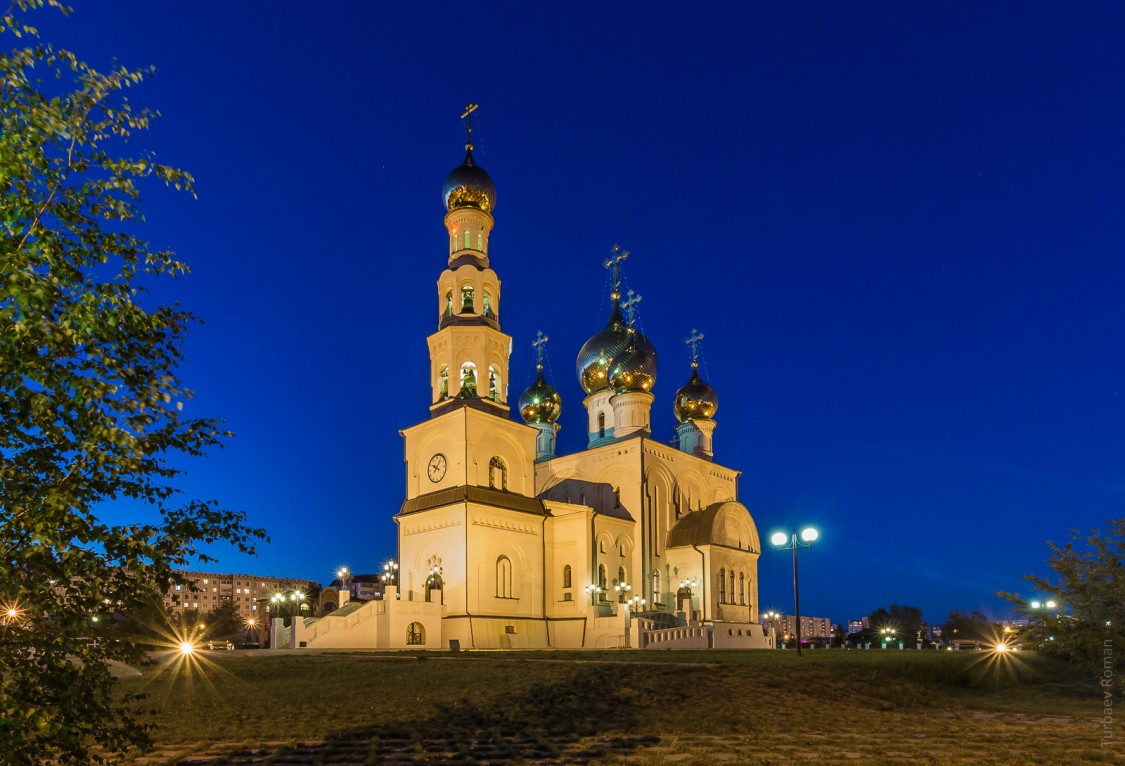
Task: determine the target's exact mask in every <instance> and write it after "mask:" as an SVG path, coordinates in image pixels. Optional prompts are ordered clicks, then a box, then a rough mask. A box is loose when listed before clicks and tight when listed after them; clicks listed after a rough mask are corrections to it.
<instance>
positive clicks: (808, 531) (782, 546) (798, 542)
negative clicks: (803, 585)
mask: <svg viewBox="0 0 1125 766" xmlns="http://www.w3.org/2000/svg"><path fill="white" fill-rule="evenodd" d="M819 536H820V534H819V533H818V532H817V531H816V529H814V528H813V527H805V528H804V529H802V530H801V536H800V538H799V539H798V537H797V533H796V532H794V533H793V534H792V535H790V534H788V533H786V532H774V533H773V536H772V537H771V538H770V542H772V543H773V544H774V545H775V546H776V547H777V549H778V550H782V551H793V611H794V612H796V614H795V617H796V622H797V626H796V628H797V656H798V657H800V656H801V596H800V591H799V590H798V588H797V549H798V548H811V547H812V544H813V543H814V542H815V541H816V538H817V537H819Z"/></svg>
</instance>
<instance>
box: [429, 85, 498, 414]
mask: <svg viewBox="0 0 1125 766" xmlns="http://www.w3.org/2000/svg"><path fill="white" fill-rule="evenodd" d="M476 108H477V106H476V104H469V105H468V107H467V108H466V109H465V113H464V114H462V115H461V117H462V119H464V120H465V121H466V132H467V136H468V139H467V141H466V142H465V161H464V162H463V163H462V164H461V165H460V166H458V167H456V168H454V169H453V171H452V172H450V174H449V175H448V176H446V179H445V184H444V186H443V188H442V201H443V202H444V203H445V209H446V214H445V228H446V231H447V232H448V234H449V262H448V267H447V268H446V269H445V271H443V272H442V273H441V276H440V277H438V282H437V288H438V290H437V293H438V294H437V298H438V300H437V308H438V329H437V332H435V333H434V334H433V335H431V336H430V337H429V338H428V339H427V342H428V344H429V347H430V381H431V386H432V397H431V400H430V413H431V416H433V417H436V416H437V415H441V414H443V413H445V412H449V411H451V410H453V409H456V408H458V407H472V408H474V409H478V410H483V411H485V412H491V413H493V414H495V415H500V416H502V417H507V415H508V357H509V355H510V354H511V346H512V339H511V337H509V336H508V335H505V334H504V333H503V332H501V330H500V279H499V277H497V276H496V272H495V271H493V270H492V269H491V268H490V267H489V262H488V237H489V234H490V233H491V232H492V225H493V219H492V210H493V208H494V207H495V205H496V187H495V185H494V184H493V183H492V178H491V177H490V176H489V175H488V173H487V172H485V170H484V168H482V167H480V166H479V165H477V164H476V162H475V161H474V159H473V112H474V111H475V110H476Z"/></svg>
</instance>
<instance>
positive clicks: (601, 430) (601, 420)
mask: <svg viewBox="0 0 1125 766" xmlns="http://www.w3.org/2000/svg"><path fill="white" fill-rule="evenodd" d="M598 438H599V439H604V438H605V413H604V412H599V413H598Z"/></svg>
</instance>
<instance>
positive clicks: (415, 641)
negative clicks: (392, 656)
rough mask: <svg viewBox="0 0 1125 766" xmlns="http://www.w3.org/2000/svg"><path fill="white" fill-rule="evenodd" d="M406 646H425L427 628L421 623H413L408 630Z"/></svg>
mask: <svg viewBox="0 0 1125 766" xmlns="http://www.w3.org/2000/svg"><path fill="white" fill-rule="evenodd" d="M406 645H407V646H425V645H426V628H425V626H424V625H422V623H420V622H412V623H410V625H409V626H408V627H407V628H406Z"/></svg>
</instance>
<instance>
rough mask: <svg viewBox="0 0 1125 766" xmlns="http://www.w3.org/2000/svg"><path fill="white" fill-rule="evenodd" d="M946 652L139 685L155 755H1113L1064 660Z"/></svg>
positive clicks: (218, 674)
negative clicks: (1008, 660) (986, 661)
mask: <svg viewBox="0 0 1125 766" xmlns="http://www.w3.org/2000/svg"><path fill="white" fill-rule="evenodd" d="M936 654H937V653H934V655H923V654H920V653H903V654H902V655H901V656H898V653H896V655H892V656H888V655H887V654H885V653H877V652H843V651H838V652H831V651H824V652H819V653H813V652H810V653H808V654H807V656H806V657H804V658H802V659H801V660H798V659H797V658H796V657H795V656H794V655H793V654H791V653H784V652H737V653H736V652H732V653H720V652H632V653H589V652H582V653H561V652H559V653H553V652H550V653H549V652H543V653H526V654H506V653H472V652H468V653H464V652H463V653H461V654H459V655H430V656H427V658H426V660H420V659H418V658H415V657H412V656H403V655H379V654H330V653H324V654H317V655H313V654H285V655H281V654H274V655H270V654H268V653H259V654H254V655H252V654H248V653H247V654H243V653H233V654H231V653H226V652H223V653H216V655H217V656H213V657H212V658H210V662H209V663H208V665H206V666H204V667H203V668H200V669H197V671H196V672H188V671H187V669H185V668H182V667H181V668H180V669H178V670H176V671H174V672H173V671H171V670H165V671H164V672H163V673H156V672H155V671H152V670H150V671H148V672H146V674H145V676H144V677H142V678H134V679H126V680H125V681H123V686H125V687H126V688H127V689H128V690H130V691H137V690H144V691H145V692H146V693H147V695H148V696H147V701H146V704H147V705H148V706H149V707H150V709H151V711H152V712H151V718H152V721H153V723H154V726H155V729H154V734H155V736H156V738H157V742H158V748H157V750H156V751H155V752H153V753H150V754H149V755H147V756H145V757H144V758H138V759H137V761H138V762H139V763H182V764H196V765H201V764H204V763H206V764H250V763H272V764H395V763H404V764H405V763H418V762H426V763H446V764H454V763H458V764H502V763H524V764H531V763H621V764H638V765H640V764H663V763H681V764H696V763H698V764H711V763H719V762H730V763H762V764H770V763H778V764H780V763H783V762H784V763H792V762H793V761H798V762H800V763H812V764H815V763H833V764H835V763H843V762H855V763H864V764H866V763H903V764H905V763H911V764H917V763H926V764H943V763H974V764H978V763H979V764H1006V763H1017V762H1018V763H1021V764H1028V763H1032V764H1035V763H1042V764H1054V763H1073V762H1082V761H1086V762H1092V763H1094V762H1099V761H1098V760H1095V757H1097V758H1103V759H1104V753H1102V752H1099V750H1100V748H1099V735H1100V726H1099V725H1098V724H1097V722H1096V716H1095V714H1096V713H1098V709H1099V706H1100V696H1098V695H1097V690H1096V687H1095V686H1094V685H1093V684H1092V683H1089V682H1087V681H1086V680H1084V679H1080V678H1077V677H1076V676H1075V675H1074V674H1073V673H1072V672H1071V671H1070V670H1069V669H1068V668H1066V667H1065V666H1062V665H1059V664H1057V663H1054V662H1051V661H1048V660H1043V659H1041V658H1038V657H1033V656H1031V655H1028V656H1026V657H1021V658H1020V659H1019V663H1018V666H1017V667H1014V668H1013V667H1006V666H1005V667H999V666H998V667H995V668H993V669H988V668H987V667H985V668H984V669H982V668H980V667H977V665H980V664H981V663H982V662H983V658H981V657H978V656H975V655H969V656H961V657H949V656H935V655H936ZM966 654H967V653H966Z"/></svg>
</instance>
